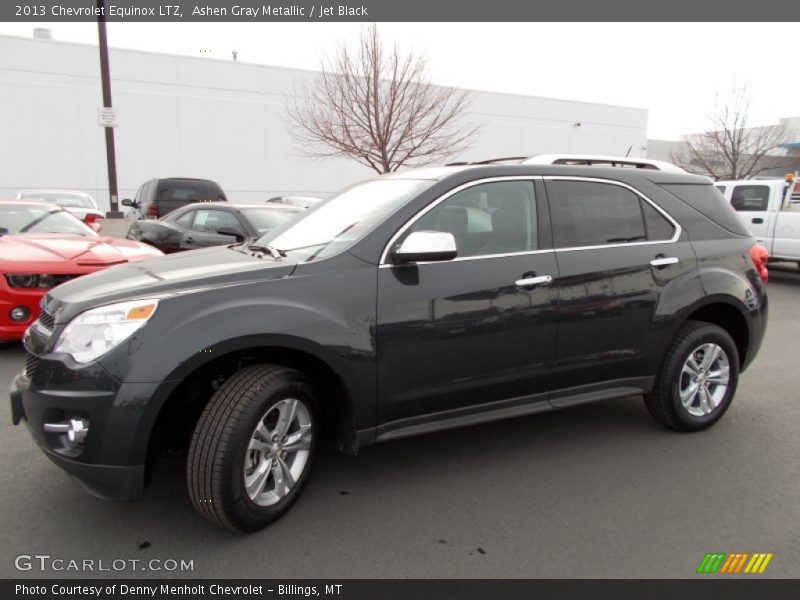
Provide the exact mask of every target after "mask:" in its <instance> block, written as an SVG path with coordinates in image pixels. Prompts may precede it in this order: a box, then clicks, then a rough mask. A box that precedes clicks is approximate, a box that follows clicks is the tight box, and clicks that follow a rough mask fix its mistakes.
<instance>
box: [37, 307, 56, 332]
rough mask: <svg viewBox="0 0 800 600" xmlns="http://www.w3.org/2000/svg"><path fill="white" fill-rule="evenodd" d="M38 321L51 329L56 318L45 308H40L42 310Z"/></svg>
mask: <svg viewBox="0 0 800 600" xmlns="http://www.w3.org/2000/svg"><path fill="white" fill-rule="evenodd" d="M39 323H41V324H42V325H44V326H45V327H47V328H48V329H53V327H55V325H56V320H55V318H53V315H51V314H50V313H49V312H47V311H46V310H44V309H42V312H41V313H40V314H39Z"/></svg>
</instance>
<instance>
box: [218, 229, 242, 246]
mask: <svg viewBox="0 0 800 600" xmlns="http://www.w3.org/2000/svg"><path fill="white" fill-rule="evenodd" d="M217 233H218V234H220V235H229V236H231V237H235V238H236V241H237V242H243V241H244V237H245V236H244V234H243V233H242V232H241V231H239V230H238V229H236V227H230V226H228V225H224V226H222V227H217Z"/></svg>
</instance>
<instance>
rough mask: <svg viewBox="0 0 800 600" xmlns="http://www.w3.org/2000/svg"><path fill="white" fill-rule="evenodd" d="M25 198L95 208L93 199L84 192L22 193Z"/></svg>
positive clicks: (75, 206) (60, 204)
mask: <svg viewBox="0 0 800 600" xmlns="http://www.w3.org/2000/svg"><path fill="white" fill-rule="evenodd" d="M22 197H23V198H24V199H25V200H40V201H42V202H49V203H50V204H56V205H58V206H69V207H73V208H94V206H92V201H91V200H89V198H87V197H86V196H84V195H82V194H69V193H64V192H26V193H24V194H23V195H22Z"/></svg>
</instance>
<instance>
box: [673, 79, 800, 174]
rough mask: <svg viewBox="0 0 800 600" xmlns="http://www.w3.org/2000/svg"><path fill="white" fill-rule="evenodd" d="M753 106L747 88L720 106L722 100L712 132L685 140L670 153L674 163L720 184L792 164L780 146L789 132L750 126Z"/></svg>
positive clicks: (714, 113) (782, 129) (712, 124)
mask: <svg viewBox="0 0 800 600" xmlns="http://www.w3.org/2000/svg"><path fill="white" fill-rule="evenodd" d="M750 105H751V101H750V97H749V95H748V92H747V88H746V87H739V88H734V90H733V93H732V94H731V97H730V98H729V99H728V100H726V101H723V102H720V101H719V98H718V99H717V103H716V107H715V109H714V112H713V113H712V114H711V116H710V120H711V128H710V129H709V130H708V131H705V132H703V133H697V134H692V135H686V136H684V137H683V138H681V141H680V142H679V143H678V145H677V147H676V148H674V149H673V150H672V152H671V153H670V154H671V156H672V161H673V162H674V163H675V164H676V165H678V166H679V167H682V168H683V169H686V170H687V171H690V172H692V173H697V174H699V175H706V176H708V177H711V178H712V179H714V180H716V181H719V180H723V179H745V178H747V177H750V176H753V175H758V174H759V173H763V172H764V171H769V170H771V169H778V168H784V167H786V166H788V165H789V164H791V162H792V158H790V157H787V156H785V155H782V154H780V152H779V150H778V145H779V144H780V143H781V142H784V141H786V138H787V133H788V132H787V131H786V128H785V127H784V126H783V125H769V126H765V127H750V126H748V121H749V118H750Z"/></svg>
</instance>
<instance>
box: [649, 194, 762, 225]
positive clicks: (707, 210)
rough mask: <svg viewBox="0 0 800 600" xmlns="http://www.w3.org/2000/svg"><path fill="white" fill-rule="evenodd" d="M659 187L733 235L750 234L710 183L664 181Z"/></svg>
mask: <svg viewBox="0 0 800 600" xmlns="http://www.w3.org/2000/svg"><path fill="white" fill-rule="evenodd" d="M661 187H662V188H663V189H664V190H666V191H667V192H669V193H670V194H672V195H673V196H675V197H676V198H678V199H679V200H682V201H683V202H684V203H686V204H688V205H689V206H691V207H692V208H693V209H694V210H696V211H697V212H699V213H700V214H702V215H703V216H704V217H706V218H707V219H709V220H710V221H713V222H714V223H716V224H717V225H719V226H720V227H722V228H723V229H725V230H727V231H730V232H731V233H733V234H735V235H742V236H748V237H749V236H750V235H751V234H750V231H748V229H747V227H746V226H745V224H744V221H742V219H741V218H740V217H739V215H737V214H736V211H735V210H733V207H732V206H731V205H730V204H728V203H727V202H726V201H725V199H724V198H723V197H722V196H721V195H720V193H719V191H718V190H716V189H715V188H714V186H713V185H711V184H700V183H664V184H661Z"/></svg>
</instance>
